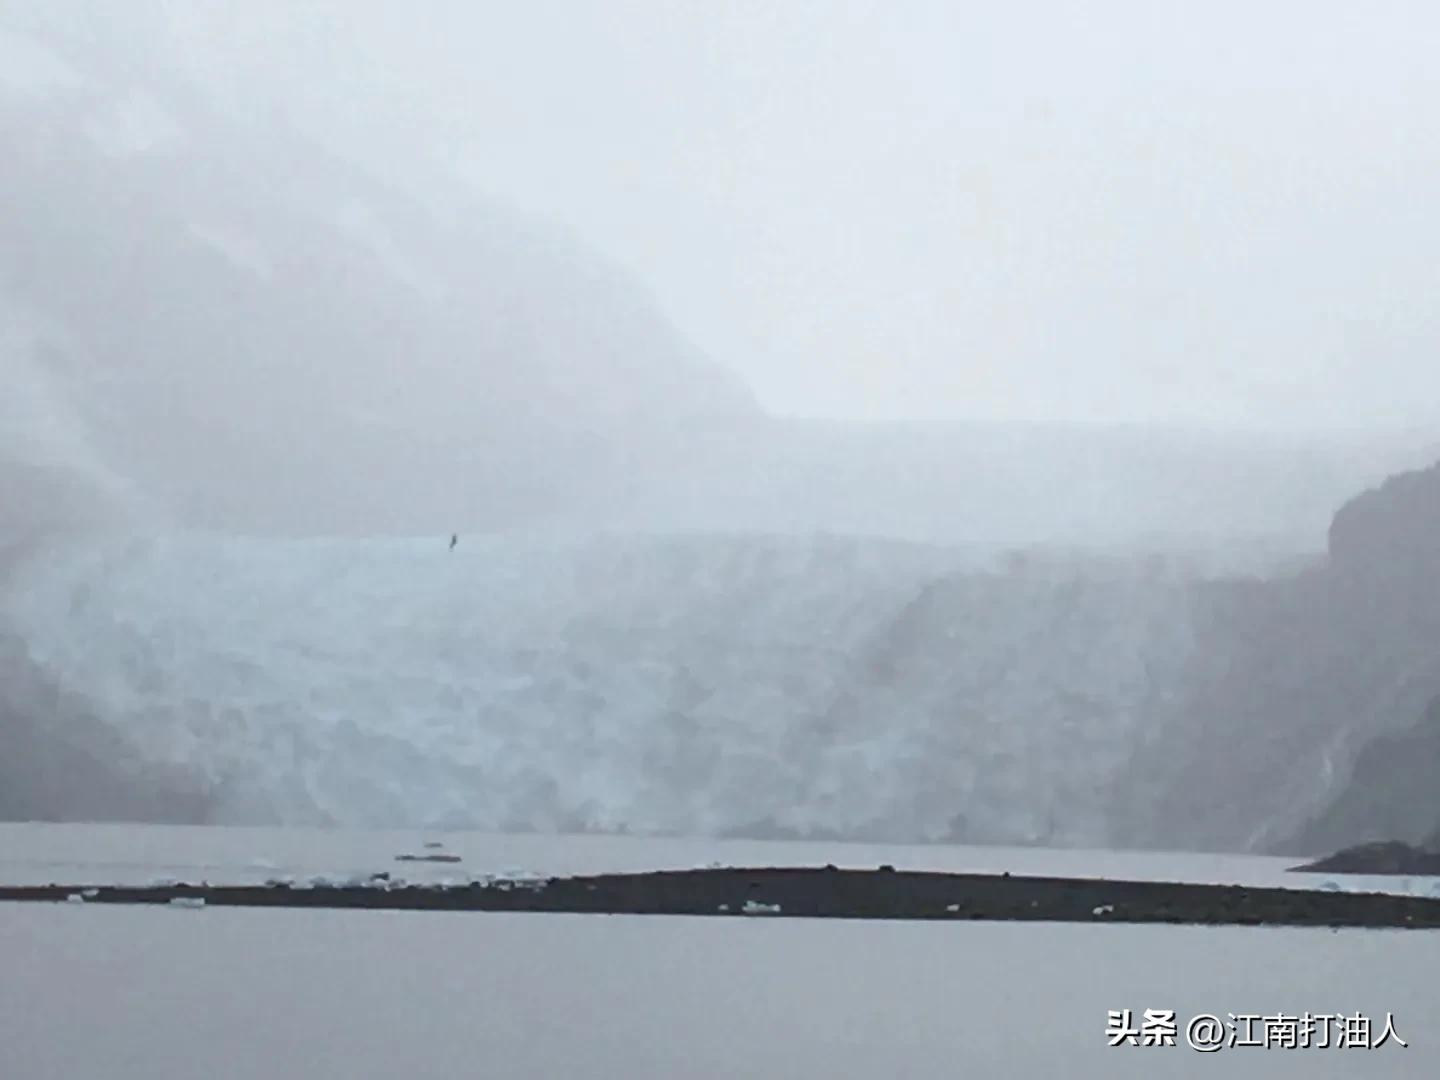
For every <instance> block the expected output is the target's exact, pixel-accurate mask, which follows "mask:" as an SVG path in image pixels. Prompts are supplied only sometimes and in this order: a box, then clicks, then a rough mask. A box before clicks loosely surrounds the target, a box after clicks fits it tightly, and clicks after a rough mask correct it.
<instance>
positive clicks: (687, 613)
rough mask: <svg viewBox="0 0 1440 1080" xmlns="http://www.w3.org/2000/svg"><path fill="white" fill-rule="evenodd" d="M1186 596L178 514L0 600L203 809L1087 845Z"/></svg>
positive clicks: (812, 554)
mask: <svg viewBox="0 0 1440 1080" xmlns="http://www.w3.org/2000/svg"><path fill="white" fill-rule="evenodd" d="M1188 596H1189V587H1188V586H1186V585H1185V584H1184V583H1183V582H1181V581H1180V580H1179V579H1178V578H1176V577H1175V576H1174V575H1172V574H1169V573H1166V572H1163V571H1157V570H1156V569H1155V568H1153V567H1151V568H1149V569H1146V568H1144V567H1142V566H1139V565H1131V564H1118V565H1117V566H1116V567H1111V568H1109V569H1108V570H1098V569H1096V568H1093V567H1092V568H1089V569H1087V570H1086V571H1084V572H1083V573H1082V572H1079V571H1077V570H1076V568H1074V567H1071V566H1066V565H1063V564H1057V565H1045V564H1040V563H1037V564H1035V565H1033V566H1031V567H1029V568H1028V569H1025V570H1017V569H1015V568H1014V567H1010V568H1007V569H1005V570H998V569H994V568H990V567H987V566H985V565H983V564H979V563H977V562H976V560H975V559H974V557H973V556H967V555H964V554H962V553H959V552H957V551H956V550H954V549H946V548H941V547H927V546H923V545H909V544H902V543H891V542H884V541H864V540H854V539H843V538H824V537H818V538H811V539H796V538H778V537H746V536H729V537H723V536H695V537H690V538H668V539H656V538H640V537H626V536H621V535H612V536H602V537H596V538H591V539H588V540H583V541H582V540H568V541H561V540H551V541H545V542H540V541H535V540H529V541H526V542H523V543H521V542H516V541H513V540H500V539H486V538H479V537H476V538H466V539H465V540H463V541H462V543H461V544H460V546H459V547H458V548H456V549H455V551H453V552H451V551H449V550H448V544H447V543H446V542H445V540H444V539H443V538H437V539H435V540H434V541H401V540H395V541H369V542H359V541H314V542H303V541H283V540H251V541H242V540H235V539H222V538H217V537H210V536H204V535H193V536H176V537H171V538H168V539H145V540H123V541H122V540H110V541H91V542H85V543H75V544H69V545H51V546H49V547H47V548H46V549H45V550H44V551H43V552H40V553H37V554H35V555H33V556H32V557H31V558H30V560H29V561H28V562H27V563H26V565H25V572H24V573H23V575H18V577H17V583H16V584H15V586H14V587H13V588H12V589H11V591H10V593H9V595H8V597H7V599H6V600H5V603H4V605H3V612H0V617H3V619H4V621H5V624H6V625H7V626H8V627H10V628H11V629H12V632H14V633H16V634H18V635H19V636H20V637H21V638H22V639H23V641H24V660H25V662H26V663H27V664H29V665H31V666H32V667H33V670H34V671H35V672H36V673H37V678H36V679H35V680H34V681H35V682H36V684H37V685H43V686H50V687H63V688H64V694H65V697H66V701H67V705H66V707H65V708H63V709H60V710H58V711H57V712H56V714H55V715H54V716H53V717H52V718H51V719H50V722H51V723H53V724H54V725H56V729H57V730H56V733H57V734H58V735H60V736H61V737H62V738H64V739H66V740H68V742H69V743H70V744H72V745H78V746H80V747H83V748H87V749H89V750H90V751H91V752H97V753H98V752H102V750H101V748H102V747H104V746H105V745H106V743H105V742H103V741H97V740H109V741H111V742H113V743H114V744H115V745H116V746H118V747H122V748H123V754H124V755H125V757H126V759H127V760H133V761H134V762H135V768H136V770H137V772H138V773H139V774H143V775H148V776H155V777H164V778H167V780H168V782H169V784H170V786H171V787H172V788H174V789H175V790H176V791H177V792H178V793H179V794H178V795H177V796H176V799H177V800H179V801H178V802H176V805H180V804H181V803H183V801H184V799H189V800H190V802H189V803H188V804H186V805H190V806H193V807H195V808H197V809H198V810H199V811H200V812H201V813H202V815H203V818H204V819H205V820H210V821H218V822H287V823H290V822H304V823H339V824H347V825H377V826H378V825H398V824H406V825H416V826H420V825H425V826H461V825H464V826H472V827H479V828H493V829H536V830H630V831H636V832H674V833H689V832H695V833H748V834H752V835H753V834H760V835H841V836H847V837H874V838H881V837H884V838H889V839H936V840H938V839H965V840H970V841H996V842H1000V841H1010V842H1035V841H1048V842H1055V843H1067V842H1068V843H1099V842H1102V841H1103V840H1104V839H1105V834H1106V826H1105V822H1104V820H1103V808H1104V799H1103V797H1102V793H1103V791H1104V789H1105V787H1106V785H1107V784H1108V783H1109V782H1110V779H1111V778H1112V777H1113V776H1115V775H1116V773H1117V772H1118V770H1119V769H1120V768H1121V767H1122V766H1123V764H1124V763H1125V761H1126V760H1127V758H1128V756H1129V752H1130V747H1131V745H1132V741H1133V740H1134V738H1135V737H1136V736H1137V732H1139V731H1140V730H1141V729H1143V727H1144V725H1145V722H1146V715H1147V711H1148V710H1149V709H1150V708H1151V707H1152V706H1153V705H1154V703H1155V701H1156V700H1157V699H1158V698H1160V697H1163V695H1164V694H1165V693H1166V692H1167V691H1166V688H1167V686H1169V685H1171V684H1172V683H1173V682H1174V680H1175V672H1176V669H1177V666H1178V665H1179V664H1180V663H1181V662H1182V659H1183V657H1184V656H1185V654H1186V650H1187V647H1188V635H1189V633H1190V626H1189V624H1190V616H1189V612H1188V607H1189V600H1188ZM12 692H13V690H12ZM172 801H173V800H172Z"/></svg>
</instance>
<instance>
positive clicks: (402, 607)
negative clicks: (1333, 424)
mask: <svg viewBox="0 0 1440 1080" xmlns="http://www.w3.org/2000/svg"><path fill="white" fill-rule="evenodd" d="M163 9H164V5H163V4H162V5H158V6H155V5H152V6H151V7H149V8H147V10H149V11H151V14H152V16H153V17H154V18H155V19H156V20H157V21H154V22H151V23H145V22H139V23H136V24H135V25H133V26H129V28H128V30H127V31H126V33H125V34H123V35H121V36H118V37H117V36H114V35H113V34H112V33H111V31H114V30H115V29H116V26H117V25H118V24H111V23H109V22H105V21H101V22H98V23H96V24H94V25H91V24H90V23H87V22H86V21H85V20H84V19H71V20H67V19H65V18H58V17H55V18H52V17H39V16H37V15H35V13H29V14H28V15H27V16H26V17H19V16H11V15H10V13H8V12H7V13H5V14H3V15H0V201H3V205H4V206H5V207H6V210H7V213H6V214H5V215H4V216H3V217H0V381H3V385H4V388H5V393H4V394H3V395H0V601H3V603H0V815H9V816H17V817H26V816H34V817H42V818H75V817H100V818H107V817H116V818H142V819H149V820H180V821H208V822H222V823H238V822H282V823H284V822H305V823H328V824H357V825H384V824H417V825H435V824H450V825H474V826H481V827H487V828H519V829H606V830H622V831H623V830H632V831H642V832H643V831H657V832H685V831H705V832H721V833H746V834H749V835H838V836H849V837H870V838H883V839H903V840H914V839H923V840H964V841H972V842H1009V843H1014V842H1026V843H1034V842H1047V843H1057V844H1063V843H1070V844H1105V843H1126V844H1139V845H1151V846H1167V845H1168V846H1179V847H1185V846H1194V847H1223V848H1239V849H1251V848H1268V847H1275V846H1282V847H1283V846H1287V845H1288V846H1293V845H1294V844H1295V843H1299V842H1300V841H1296V840H1294V837H1296V836H1302V837H1303V838H1304V841H1303V842H1304V844H1306V845H1309V844H1311V843H1313V842H1319V839H1321V838H1323V839H1325V840H1327V841H1328V839H1329V838H1332V837H1334V838H1337V839H1338V838H1349V837H1350V836H1351V835H1352V834H1355V833H1358V832H1361V831H1364V829H1365V828H1370V827H1372V826H1371V824H1369V820H1370V819H1369V818H1366V817H1365V815H1364V814H1361V813H1359V812H1358V811H1356V812H1352V811H1349V810H1344V808H1343V806H1342V808H1341V810H1336V811H1332V812H1330V814H1331V816H1330V817H1328V818H1327V817H1325V816H1324V813H1325V811H1324V808H1325V807H1326V806H1327V805H1329V803H1330V800H1332V799H1334V798H1337V797H1338V794H1337V793H1339V792H1340V791H1341V789H1342V788H1343V785H1344V784H1345V781H1346V777H1348V776H1350V775H1351V772H1352V766H1353V773H1354V776H1355V778H1356V781H1355V782H1356V783H1363V784H1371V783H1372V781H1369V780H1366V779H1365V777H1366V776H1367V775H1370V774H1372V773H1373V771H1374V769H1375V768H1376V766H1374V765H1373V764H1371V765H1367V764H1366V762H1367V761H1371V760H1372V759H1373V758H1374V757H1375V754H1378V753H1380V751H1374V752H1372V753H1371V755H1370V758H1366V757H1365V756H1364V755H1365V754H1366V751H1365V750H1364V747H1365V746H1367V745H1369V744H1370V740H1371V739H1373V738H1374V737H1376V736H1377V735H1385V734H1386V733H1392V732H1398V731H1401V730H1402V729H1404V728H1405V727H1406V726H1407V725H1409V724H1413V723H1414V722H1415V719H1416V717H1419V716H1421V715H1422V714H1423V712H1424V710H1425V707H1426V705H1427V704H1428V703H1429V702H1430V701H1431V700H1433V699H1434V698H1435V697H1436V695H1440V672H1437V670H1436V669H1435V668H1434V664H1433V662H1432V659H1431V657H1430V653H1431V651H1433V650H1431V648H1430V643H1431V642H1433V641H1434V640H1435V633H1436V632H1437V630H1440V626H1437V625H1435V623H1434V619H1433V616H1432V613H1433V611H1434V610H1435V605H1434V601H1435V599H1436V598H1435V597H1434V596H1433V595H1432V594H1433V591H1434V590H1433V587H1432V583H1433V581H1434V580H1440V578H1437V576H1436V575H1435V574H1434V573H1433V571H1434V570H1435V569H1436V567H1434V566H1433V565H1432V562H1433V560H1432V559H1431V554H1432V552H1431V550H1430V539H1431V538H1432V537H1433V535H1434V528H1433V526H1434V521H1435V517H1434V513H1433V509H1434V507H1433V505H1432V504H1434V502H1435V500H1434V492H1433V484H1432V483H1431V482H1430V481H1429V480H1427V479H1425V478H1424V476H1422V477H1421V478H1420V479H1416V478H1414V477H1411V478H1406V479H1402V480H1397V481H1395V482H1394V483H1393V484H1390V485H1388V486H1386V487H1385V488H1383V489H1381V490H1380V491H1379V493H1377V494H1371V495H1367V496H1364V497H1362V498H1360V499H1356V500H1355V501H1353V502H1349V503H1348V504H1347V500H1349V499H1351V497H1352V496H1353V495H1354V493H1355V492H1357V491H1360V490H1361V489H1363V488H1365V487H1366V486H1368V485H1372V484H1375V483H1377V482H1378V481H1379V480H1380V479H1381V478H1383V477H1384V476H1386V475H1387V474H1388V473H1391V472H1394V471H1396V470H1397V469H1401V468H1405V467H1409V466H1413V465H1416V464H1421V463H1427V462H1428V461H1429V460H1431V459H1432V458H1433V456H1434V453H1435V446H1434V442H1433V438H1432V435H1431V434H1430V433H1429V432H1426V431H1423V430H1414V429H1403V428H1396V429H1389V428H1385V427H1383V426H1376V427H1375V428H1374V429H1357V430H1356V431H1354V432H1352V433H1350V434H1335V433H1331V434H1325V435H1319V434H1316V435H1306V434H1297V433H1295V432H1293V431H1291V432H1289V433H1288V434H1280V433H1278V432H1269V431H1256V430H1251V431H1238V430H1233V429H1225V428H1216V429H1196V428H1190V429H1182V428H1177V427H1169V428H1166V427H1155V426H1145V425H1131V426H1122V425H1108V426H1099V425H1093V424H1082V423H1073V424H1057V423H1044V424H1039V423H1036V424H1018V423H1009V422H999V421H994V420H990V421H982V420H973V421H954V422H945V423H939V422H930V423H923V424H922V423H908V422H907V423H900V422H896V423H886V424H878V423H861V422H857V421H848V420H826V419H816V418H796V417H786V416H777V415H771V414H768V413H766V412H765V411H764V410H763V409H762V408H761V407H760V406H759V405H758V404H757V401H756V399H755V397H754V395H753V394H752V393H751V391H750V389H749V388H748V387H747V386H746V385H745V384H744V382H743V381H742V380H741V379H740V378H739V377H738V376H737V375H736V374H735V373H734V371H733V370H732V369H731V368H730V367H729V366H727V361H728V360H730V359H732V358H726V357H710V356H707V355H705V354H704V353H703V352H702V351H701V350H699V349H697V348H696V347H695V346H694V345H693V344H692V343H691V342H690V341H689V340H688V338H687V337H686V335H685V333H684V332H682V330H681V329H680V328H678V327H677V325H676V324H675V323H674V322H673V321H672V320H671V319H670V318H669V317H668V316H667V314H666V313H665V311H663V310H662V309H661V306H660V304H659V303H658V301H656V300H655V298H654V297H653V296H652V295H651V293H650V291H649V289H648V288H647V285H646V283H645V282H643V281H641V280H640V279H639V278H638V276H637V275H636V274H634V273H632V272H630V271H629V270H627V269H625V268H624V267H623V266H621V265H619V264H617V263H615V262H613V261H612V260H611V259H610V258H608V257H607V256H606V255H605V254H603V253H600V252H597V251H596V250H594V248H593V247H592V246H590V245H589V244H588V243H587V242H586V241H585V240H584V239H582V238H581V237H580V236H579V235H578V234H577V233H575V232H573V231H571V230H567V229H565V228H562V227H560V226H557V225H556V224H554V223H553V222H548V221H544V220H539V219H537V218H536V217H534V216H533V215H529V214H521V213H520V212H518V211H516V210H514V209H513V208H510V207H508V206H505V205H501V204H500V203H499V202H497V201H495V200H493V199H490V198H487V197H484V196H481V195H478V194H476V193H475V192H474V191H473V190H470V189H469V188H468V187H467V181H465V180H462V179H461V178H460V177H459V175H458V174H455V175H443V174H441V173H437V172H435V171H434V167H433V165H425V166H424V167H423V168H422V167H419V166H417V167H416V168H415V169H413V170H412V169H402V168H397V169H395V170H393V171H387V170H385V169H380V168H376V167H375V165H374V163H373V162H366V161H362V160H358V159H357V157H356V156H355V155H354V154H351V153H348V152H347V151H346V150H345V149H344V148H343V146H341V145H340V144H341V143H342V142H343V140H328V139H325V138H321V137H317V135H316V134H315V132H313V131H312V130H309V129H307V128H305V127H304V126H303V125H299V124H296V125H291V124H289V123H287V122H286V118H285V117H284V116H283V114H281V113H278V112H277V111H276V110H274V109H269V108H265V107H259V106H257V107H256V108H254V109H245V108H240V107H238V106H237V95H236V92H235V90H236V88H235V86H234V85H233V84H231V85H229V86H228V87H227V88H225V92H219V91H217V88H216V87H215V86H214V85H210V84H207V82H206V80H205V77H204V72H203V71H200V70H197V65H196V64H195V63H194V62H193V58H190V62H188V63H187V62H186V61H187V58H186V57H184V56H182V55H178V54H177V51H176V50H177V49H180V47H181V45H182V44H183V37H171V36H169V35H168V33H167V27H168V28H171V29H173V25H172V23H171V22H169V21H167V19H166V18H164V17H161V15H156V14H155V13H156V12H162V13H163ZM57 10H64V9H57ZM241 96H243V95H241ZM419 177H428V178H429V179H423V180H422V179H417V178H419ZM427 192H428V193H429V194H428V195H427ZM703 255H704V253H703V252H697V258H699V257H703ZM1035 318H1036V319H1040V318H1043V314H1042V313H1037V314H1036V316H1035ZM1077 362H1078V361H1077ZM1096 377H1097V378H1101V377H1103V374H1097V376H1096ZM1425 475H1426V476H1428V475H1429V474H1425ZM1342 504H1346V505H1345V508H1344V509H1343V510H1342V511H1341V512H1340V513H1339V515H1338V516H1335V510H1336V508H1337V507H1340V506H1341V505H1342ZM1397 508H1398V509H1397ZM1332 517H1333V519H1334V520H1333V526H1332ZM457 532H458V533H460V534H462V538H463V539H462V542H461V545H460V546H459V547H458V548H457V549H456V551H455V552H453V553H451V552H449V551H448V550H447V548H446V547H445V545H444V540H445V539H448V537H449V535H450V534H451V533H457ZM1327 535H1328V539H1327ZM417 537H419V539H416V538H417ZM298 538H303V539H298ZM1357 762H1358V764H1356V763H1357ZM1336 805H1341V804H1339V803H1337V804H1336ZM1366 813H1368V811H1367V812H1366ZM1381 816H1382V817H1384V815H1381ZM1421 816H1422V818H1423V816H1424V815H1421ZM1361 819H1364V820H1361ZM1312 820H1313V821H1316V822H1319V823H1320V824H1317V825H1315V826H1313V828H1311V831H1310V832H1303V830H1304V829H1306V828H1307V827H1309V826H1308V825H1307V823H1309V822H1311V821H1312ZM1384 820H1385V821H1390V820H1393V816H1392V817H1384ZM1425 820H1427V821H1428V819H1425ZM1416 827H1417V828H1428V827H1429V826H1428V825H1424V824H1421V825H1417V826H1416ZM1357 838H1358V837H1357Z"/></svg>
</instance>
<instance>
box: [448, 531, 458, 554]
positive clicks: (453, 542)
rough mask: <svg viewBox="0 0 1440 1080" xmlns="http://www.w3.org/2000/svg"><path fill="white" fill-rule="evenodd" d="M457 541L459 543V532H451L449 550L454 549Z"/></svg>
mask: <svg viewBox="0 0 1440 1080" xmlns="http://www.w3.org/2000/svg"><path fill="white" fill-rule="evenodd" d="M458 543H460V534H459V533H451V534H450V550H451V551H454V550H455V545H456V544H458Z"/></svg>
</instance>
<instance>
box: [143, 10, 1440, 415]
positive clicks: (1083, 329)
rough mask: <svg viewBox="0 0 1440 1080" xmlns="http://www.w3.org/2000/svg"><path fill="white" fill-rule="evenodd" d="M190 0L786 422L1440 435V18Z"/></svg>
mask: <svg viewBox="0 0 1440 1080" xmlns="http://www.w3.org/2000/svg"><path fill="white" fill-rule="evenodd" d="M159 2H165V0H159ZM168 2H169V6H170V7H171V9H172V10H171V15H172V17H173V18H176V19H178V20H179V21H180V22H181V23H182V24H183V25H184V27H185V29H184V32H183V35H182V37H183V40H184V41H185V43H186V47H187V49H189V50H190V55H191V57H192V59H193V60H194V61H195V62H196V63H197V64H199V65H201V66H203V67H205V68H206V69H207V70H208V71H209V73H210V74H211V75H212V76H213V77H215V78H218V79H222V80H224V79H228V81H229V85H230V86H231V87H232V89H234V90H237V91H238V92H239V93H240V95H241V96H242V97H253V100H255V101H257V102H260V101H264V100H266V99H267V98H271V97H273V96H275V95H279V96H281V97H283V98H284V99H285V100H286V102H287V103H288V104H289V106H290V107H291V109H292V111H293V115H294V116H296V117H297V118H299V120H300V122H302V123H304V124H307V125H311V126H318V127H321V128H326V129H329V130H330V131H331V132H332V133H333V134H334V136H335V138H336V139H337V140H339V141H340V142H341V143H343V144H345V145H346V146H349V147H351V148H354V149H357V150H358V152H360V153H363V154H365V155H368V156H369V157H370V158H371V159H372V160H373V161H380V162H390V163H392V164H393V163H394V162H396V161H404V160H405V159H406V158H407V157H408V156H410V155H412V154H413V153H414V152H415V149H416V148H417V147H420V146H424V147H425V152H426V154H427V155H428V156H429V157H430V158H431V159H432V160H438V161H442V162H444V163H446V164H448V165H450V166H453V167H454V168H455V169H458V170H460V171H462V172H463V173H464V175H465V176H466V177H468V178H469V180H470V181H471V182H472V183H473V184H475V185H477V186H478V187H480V188H481V189H483V190H484V191H486V192H487V193H490V194H492V195H494V196H497V197H499V198H500V199H502V200H504V201H506V202H508V203H511V204H514V205H517V206H520V207H523V208H525V209H527V210H531V211H535V212H538V213H541V214H543V215H545V216H547V217H551V218H554V219H557V220H560V221H562V222H565V223H568V224H569V225H571V226H573V227H574V228H575V229H576V230H577V231H578V232H579V233H581V234H582V235H583V236H584V237H586V238H587V239H588V240H589V241H591V242H592V243H593V244H594V245H596V246H597V247H599V248H601V249H603V250H604V251H606V252H607V253H608V254H609V255H611V256H612V257H614V258H615V259H617V260H619V261H620V262H622V263H624V264H626V265H627V266H629V267H631V268H632V269H633V270H635V271H636V272H637V273H638V274H639V275H641V276H642V277H643V278H644V279H645V280H646V281H647V282H648V284H649V285H650V287H651V288H652V289H653V290H654V291H655V293H656V294H657V295H658V297H659V298H660V301H661V303H662V304H663V306H664V308H665V309H666V310H667V311H668V312H669V314H670V315H671V317H672V318H673V319H674V320H675V321H676V322H677V323H678V324H679V325H680V326H681V328H682V329H683V330H684V331H685V332H686V333H687V334H688V335H690V336H691V337H692V338H693V339H695V340H696V341H697V342H698V343H699V344H700V345H701V346H703V347H704V348H705V349H706V350H708V351H709V352H710V353H712V354H713V355H715V356H716V357H717V358H719V359H721V360H723V361H724V362H726V363H728V364H730V365H731V366H733V367H734V368H736V369H738V370H739V371H740V372H741V373H742V374H743V375H744V376H745V377H746V378H747V379H748V380H749V381H750V382H751V384H752V385H753V386H754V387H755V389H756V390H757V392H758V393H759V395H760V397H761V399H762V400H763V401H764V402H765V403H766V404H767V405H768V406H769V407H770V408H772V409H773V410H775V411H777V412H783V413H796V414H806V415H826V416H847V417H864V418H895V417H984V418H1026V419H1057V418H1058V419H1073V420H1082V421H1090V420H1137V421H1186V422H1198V423H1203V424H1207V425H1210V424H1217V425H1243V426H1287V427H1322V428H1323V427H1334V426H1340V427H1370V426H1387V425H1390V424H1400V423H1416V422H1427V421H1429V422H1435V421H1440V362H1437V359H1440V349H1437V347H1436V346H1437V344H1440V320H1437V317H1436V315H1435V314H1434V313H1435V311H1436V298H1437V297H1440V259H1437V258H1436V252H1437V250H1440V243H1437V241H1440V211H1437V206H1436V201H1435V192H1436V191H1437V190H1440V185H1437V180H1440V170H1437V166H1440V66H1437V65H1436V63H1435V57H1436V55H1440V14H1437V13H1436V12H1435V11H1434V10H1433V9H1432V6H1431V5H1428V4H1423V3H1414V4H1400V3H1391V4H1367V5H1359V4H1354V3H1327V2H1315V0H1307V2H1278V0H1277V2H1271V3H1265V4H1255V3H1242V4H1221V3H1214V2H1208V3H1203V4H1202V3H1198V2H1194V3H1183V4H1177V3H1157V2H1143V3H1102V2H1088V3H1081V2H1074V3H1071V2H1065V0H1047V2H1032V3H1018V2H1017V3H1009V4H1003V5H1002V4H981V3H969V4H965V3H953V2H949V3H946V2H937V3H922V2H918V0H899V2H889V3H886V2H879V0H876V2H853V3H841V2H799V0H785V2H776V0H770V2H758V0H757V2H747V3H726V4H720V3H699V2H695V3H691V2H686V3H681V2H678V0H677V2H668V3H667V2H660V0H623V2H622V0H612V2H606V3H579V2H548V3H537V2H530V0H527V2H525V3H514V2H508V0H507V2H495V3H477V2H473V0H409V2H403V3H402V2H399V0H305V2H300V0H285V2H284V3H281V2H279V0H264V2H258V0H225V2H223V3H209V4H206V3H198V2H196V0H184V2H181V0H168Z"/></svg>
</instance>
